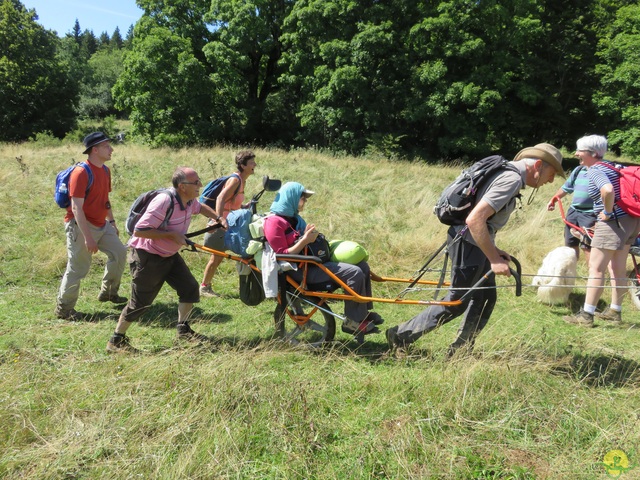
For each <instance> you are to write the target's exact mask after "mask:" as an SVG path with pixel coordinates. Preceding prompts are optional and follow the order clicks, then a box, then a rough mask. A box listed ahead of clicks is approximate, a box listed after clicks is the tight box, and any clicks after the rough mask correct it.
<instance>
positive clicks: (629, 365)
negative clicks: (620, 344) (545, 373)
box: [551, 353, 640, 387]
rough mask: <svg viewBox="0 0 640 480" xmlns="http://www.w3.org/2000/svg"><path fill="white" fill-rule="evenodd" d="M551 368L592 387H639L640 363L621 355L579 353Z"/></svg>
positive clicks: (553, 371)
mask: <svg viewBox="0 0 640 480" xmlns="http://www.w3.org/2000/svg"><path fill="white" fill-rule="evenodd" d="M565 360H566V362H565V363H563V364H562V365H558V366H555V367H553V368H552V369H551V371H552V373H556V374H559V375H564V376H568V377H571V378H575V379H577V380H579V381H581V382H583V383H585V384H587V385H589V386H591V387H638V386H640V364H639V363H638V362H636V361H634V360H630V359H628V358H624V357H621V356H620V355H605V354H595V355H594V354H588V353H577V354H575V355H572V356H569V357H566V359H565Z"/></svg>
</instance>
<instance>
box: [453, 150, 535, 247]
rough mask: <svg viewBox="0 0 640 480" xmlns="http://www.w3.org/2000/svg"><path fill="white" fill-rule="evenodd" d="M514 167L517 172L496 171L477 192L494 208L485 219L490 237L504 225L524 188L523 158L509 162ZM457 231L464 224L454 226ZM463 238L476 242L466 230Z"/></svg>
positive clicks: (478, 197) (510, 170)
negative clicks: (490, 214) (493, 211)
mask: <svg viewBox="0 0 640 480" xmlns="http://www.w3.org/2000/svg"><path fill="white" fill-rule="evenodd" d="M511 164H512V165H513V166H514V167H516V169H517V170H518V171H517V172H516V171H515V170H512V169H508V170H504V171H502V172H498V173H497V174H495V175H494V176H493V177H492V178H490V179H489V180H488V181H487V182H486V183H485V184H484V185H483V186H482V188H480V190H479V192H478V196H477V199H478V201H480V200H484V201H485V202H487V203H488V204H489V206H490V207H491V208H493V209H494V210H495V212H496V213H495V214H493V215H492V216H491V217H489V218H488V219H487V228H488V229H489V234H490V235H491V238H495V235H496V232H497V231H498V230H500V229H501V228H502V227H504V226H505V225H506V223H507V221H508V220H509V217H510V216H511V214H512V213H513V211H514V210H515V208H516V198H517V196H518V194H519V193H520V190H522V189H523V188H525V179H526V174H527V169H526V167H525V162H524V161H523V160H518V161H517V162H511ZM455 228H456V230H457V231H458V232H459V231H460V230H462V229H463V228H465V226H464V225H462V226H458V227H455ZM464 239H465V240H466V241H468V242H470V243H473V244H474V245H475V244H476V243H475V241H474V240H473V237H472V236H471V233H470V232H469V231H468V230H467V232H465V234H464Z"/></svg>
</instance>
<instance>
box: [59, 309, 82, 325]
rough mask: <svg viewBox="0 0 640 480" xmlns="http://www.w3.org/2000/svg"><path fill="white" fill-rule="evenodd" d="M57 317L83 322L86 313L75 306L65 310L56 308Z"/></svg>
mask: <svg viewBox="0 0 640 480" xmlns="http://www.w3.org/2000/svg"><path fill="white" fill-rule="evenodd" d="M56 317H57V318H61V319H62V320H68V321H70V322H81V321H82V320H84V319H85V314H84V313H80V312H78V311H76V310H75V309H74V308H72V309H71V310H63V309H61V308H56Z"/></svg>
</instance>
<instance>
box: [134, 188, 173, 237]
mask: <svg viewBox="0 0 640 480" xmlns="http://www.w3.org/2000/svg"><path fill="white" fill-rule="evenodd" d="M161 193H164V194H167V195H169V197H170V198H171V201H170V202H169V208H168V209H167V214H166V215H165V217H164V220H163V221H162V223H161V224H160V226H159V227H158V229H159V230H163V229H164V228H166V227H167V224H168V223H169V219H170V218H171V215H172V214H173V200H174V196H173V192H172V191H171V190H170V189H168V188H158V189H156V190H149V191H148V192H144V193H143V194H141V195H140V196H139V197H138V198H136V199H135V201H134V202H133V204H132V205H131V208H130V209H129V215H127V221H126V222H125V230H126V231H127V233H128V234H129V235H133V232H134V231H135V229H136V225H137V224H138V221H139V220H140V217H142V215H144V212H146V211H147V207H148V206H149V204H150V203H151V200H153V199H154V198H156V197H157V196H158V195H160V194H161Z"/></svg>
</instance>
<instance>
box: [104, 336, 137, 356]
mask: <svg viewBox="0 0 640 480" xmlns="http://www.w3.org/2000/svg"><path fill="white" fill-rule="evenodd" d="M139 352H140V350H138V349H137V348H135V347H133V346H132V345H131V344H130V343H129V337H127V336H126V335H112V336H111V338H110V339H109V341H108V342H107V353H139Z"/></svg>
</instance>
